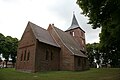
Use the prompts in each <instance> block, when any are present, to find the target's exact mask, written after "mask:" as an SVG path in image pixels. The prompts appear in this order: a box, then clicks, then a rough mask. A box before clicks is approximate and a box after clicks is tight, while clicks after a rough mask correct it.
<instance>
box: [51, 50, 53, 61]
mask: <svg viewBox="0 0 120 80" xmlns="http://www.w3.org/2000/svg"><path fill="white" fill-rule="evenodd" d="M51 60H53V52H51Z"/></svg>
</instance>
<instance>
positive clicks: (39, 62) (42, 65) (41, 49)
mask: <svg viewBox="0 0 120 80" xmlns="http://www.w3.org/2000/svg"><path fill="white" fill-rule="evenodd" d="M46 51H48V59H47V60H46ZM51 57H52V59H51ZM59 64H60V48H57V47H54V46H51V45H48V44H45V43H41V42H37V49H36V59H35V70H36V71H48V70H59V69H60V65H59Z"/></svg>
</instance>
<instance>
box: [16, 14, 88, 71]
mask: <svg viewBox="0 0 120 80" xmlns="http://www.w3.org/2000/svg"><path fill="white" fill-rule="evenodd" d="M87 69H89V65H88V58H87V55H86V49H85V31H83V30H82V29H81V28H80V26H79V24H78V22H77V20H76V17H75V15H73V19H72V24H71V26H70V27H69V28H68V29H67V30H66V31H62V30H60V29H58V28H57V27H55V26H54V24H50V25H49V27H48V29H47V30H46V29H43V28H41V27H39V26H37V25H36V24H34V23H32V22H28V24H27V27H26V29H25V31H24V33H23V35H22V38H21V40H20V42H19V46H18V51H17V61H16V70H19V71H27V72H37V71H48V70H73V71H74V70H87Z"/></svg>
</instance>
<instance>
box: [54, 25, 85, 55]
mask: <svg viewBox="0 0 120 80" xmlns="http://www.w3.org/2000/svg"><path fill="white" fill-rule="evenodd" d="M53 28H54V29H55V31H56V33H57V34H58V36H59V37H60V39H61V41H62V42H63V44H64V45H65V46H66V47H67V48H68V49H69V51H71V52H72V55H77V56H81V57H87V56H86V55H85V54H83V53H82V52H81V51H80V46H79V45H78V43H77V42H76V41H75V39H74V38H73V37H72V36H71V35H70V34H68V33H66V32H64V31H62V30H60V29H58V28H56V27H53Z"/></svg>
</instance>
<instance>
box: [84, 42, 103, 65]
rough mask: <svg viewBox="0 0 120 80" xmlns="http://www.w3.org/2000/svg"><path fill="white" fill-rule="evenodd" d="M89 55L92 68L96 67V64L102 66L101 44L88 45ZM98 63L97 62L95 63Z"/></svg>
mask: <svg viewBox="0 0 120 80" xmlns="http://www.w3.org/2000/svg"><path fill="white" fill-rule="evenodd" d="M86 49H87V55H88V59H89V62H90V67H96V64H97V65H98V66H100V61H101V58H102V55H101V52H100V49H99V43H92V44H89V43H88V44H87V45H86ZM95 61H96V62H95Z"/></svg>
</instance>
